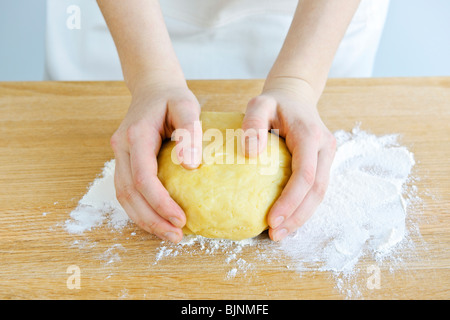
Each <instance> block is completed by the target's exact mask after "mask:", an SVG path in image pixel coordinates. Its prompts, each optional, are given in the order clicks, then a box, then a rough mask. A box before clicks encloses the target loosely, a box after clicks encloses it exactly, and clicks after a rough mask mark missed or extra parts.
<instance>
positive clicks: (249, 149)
mask: <svg viewBox="0 0 450 320" xmlns="http://www.w3.org/2000/svg"><path fill="white" fill-rule="evenodd" d="M245 151H246V153H247V154H248V155H249V156H256V155H257V154H258V136H247V137H245Z"/></svg>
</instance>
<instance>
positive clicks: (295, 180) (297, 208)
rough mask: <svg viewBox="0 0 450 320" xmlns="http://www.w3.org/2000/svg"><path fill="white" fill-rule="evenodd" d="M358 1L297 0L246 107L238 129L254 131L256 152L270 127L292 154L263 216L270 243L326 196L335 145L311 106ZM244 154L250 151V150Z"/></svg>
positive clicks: (305, 217)
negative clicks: (288, 175)
mask: <svg viewBox="0 0 450 320" xmlns="http://www.w3.org/2000/svg"><path fill="white" fill-rule="evenodd" d="M359 2H360V1H359V0H333V1H330V0H300V1H299V3H298V6H297V9H296V12H295V15H294V18H293V21H292V24H291V27H290V29H289V32H288V34H287V36H286V39H285V42H284V44H283V47H282V49H281V51H280V53H279V55H278V57H277V59H276V61H275V63H274V65H273V67H272V69H271V71H270V72H269V75H268V77H267V79H266V81H265V84H264V88H263V91H262V93H261V94H260V95H259V96H257V97H255V98H253V99H252V100H250V102H249V104H248V106H247V111H246V115H245V118H244V122H243V125H242V127H243V129H244V130H247V129H256V130H257V131H258V132H259V134H258V136H257V141H258V143H257V144H255V145H256V146H257V148H258V149H257V150H256V152H260V151H261V150H263V149H264V147H265V145H266V143H267V130H268V129H272V128H273V129H278V130H279V133H280V135H281V136H283V137H285V139H286V144H287V146H288V148H289V150H290V151H291V153H292V176H291V178H290V179H289V181H288V184H287V185H286V187H285V188H284V190H283V192H282V194H281V195H280V198H279V199H278V200H277V201H276V203H275V204H274V205H273V207H272V208H271V210H270V212H269V216H268V222H269V226H270V229H269V234H270V236H271V238H272V239H274V240H281V239H283V238H284V237H285V236H286V235H288V234H289V233H291V232H293V231H295V230H296V229H297V228H298V227H300V226H301V225H302V224H303V223H305V222H306V221H307V220H308V219H309V218H310V217H311V215H312V214H313V213H314V211H315V209H316V208H317V206H318V205H319V204H320V202H321V201H322V199H323V197H324V195H325V192H326V189H327V186H328V178H329V171H330V167H331V164H332V161H333V158H334V153H335V148H336V142H335V139H334V136H333V135H332V134H331V133H330V132H329V130H328V129H327V128H326V126H325V125H324V123H323V122H322V120H321V118H320V116H319V113H318V111H317V107H316V105H317V102H318V100H319V98H320V96H321V94H322V91H323V89H324V86H325V83H326V80H327V77H328V72H329V69H330V67H331V64H332V62H333V58H334V55H335V53H336V51H337V48H338V46H339V43H340V42H341V40H342V38H343V36H344V34H345V31H346V30H347V27H348V25H349V23H350V21H351V19H352V17H353V15H354V13H355V11H356V9H357V7H358V5H359ZM259 129H263V130H259ZM252 131H253V132H255V130H252ZM243 143H244V144H245V140H244V141H243ZM246 151H247V152H248V153H249V155H251V154H252V153H254V152H255V150H249V146H246Z"/></svg>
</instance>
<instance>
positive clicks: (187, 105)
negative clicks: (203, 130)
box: [174, 98, 199, 110]
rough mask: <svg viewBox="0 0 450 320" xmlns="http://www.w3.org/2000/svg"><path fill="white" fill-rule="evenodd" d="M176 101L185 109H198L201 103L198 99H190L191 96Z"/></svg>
mask: <svg viewBox="0 0 450 320" xmlns="http://www.w3.org/2000/svg"><path fill="white" fill-rule="evenodd" d="M174 103H175V104H176V105H177V106H178V107H179V108H183V109H189V110H198V109H199V104H198V103H197V101H195V100H193V99H190V98H179V99H177V100H175V101H174Z"/></svg>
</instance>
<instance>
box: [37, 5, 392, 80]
mask: <svg viewBox="0 0 450 320" xmlns="http://www.w3.org/2000/svg"><path fill="white" fill-rule="evenodd" d="M160 4H161V8H162V11H163V15H164V19H165V21H166V25H167V28H168V30H169V34H170V37H171V40H172V43H173V46H174V49H175V52H176V54H177V56H178V59H179V61H180V63H181V66H182V69H183V72H184V74H185V76H186V79H252V78H265V77H266V76H267V73H268V72H269V70H270V68H271V67H272V64H273V63H274V61H275V59H276V57H277V55H278V53H279V51H280V49H281V46H282V44H283V41H284V38H285V36H286V33H287V31H288V29H289V25H290V23H291V20H292V16H293V13H294V11H295V7H296V5H297V0H190V1H188V0H161V1H160ZM388 4H389V0H362V2H361V5H360V7H359V8H358V10H357V12H356V14H355V16H354V18H353V20H352V22H351V24H350V26H349V28H348V30H347V32H346V35H345V37H344V39H343V41H342V42H341V44H340V46H339V49H338V51H337V53H336V55H335V59H334V62H333V65H332V67H331V70H330V75H329V76H330V77H370V76H371V75H372V68H373V63H374V60H375V55H376V51H377V48H378V43H379V40H380V37H381V33H382V30H383V26H384V21H385V18H386V13H387V9H388ZM46 41H47V42H46V79H48V80H122V79H123V76H122V71H121V67H120V62H119V57H118V55H117V51H116V49H115V46H114V42H113V40H112V38H111V35H110V34H109V31H108V28H107V26H106V23H105V21H104V19H103V16H102V14H101V12H100V9H99V8H98V5H97V2H96V1H95V0H47V33H46Z"/></svg>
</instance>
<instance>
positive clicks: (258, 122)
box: [241, 96, 276, 157]
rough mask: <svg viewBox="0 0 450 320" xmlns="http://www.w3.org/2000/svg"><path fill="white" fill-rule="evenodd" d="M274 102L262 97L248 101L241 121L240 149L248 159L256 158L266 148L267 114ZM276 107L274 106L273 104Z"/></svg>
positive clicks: (268, 122) (268, 123)
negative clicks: (242, 132)
mask: <svg viewBox="0 0 450 320" xmlns="http://www.w3.org/2000/svg"><path fill="white" fill-rule="evenodd" d="M273 105H274V102H273V101H271V100H270V99H267V98H265V97H262V96H258V97H255V98H253V99H252V100H250V102H249V103H248V105H247V110H246V111H245V116H244V120H243V121H242V130H243V131H244V134H243V135H242V140H241V143H242V149H243V150H245V155H246V156H248V157H256V156H258V155H259V154H260V153H261V152H262V151H263V150H264V149H265V148H266V146H267V136H268V131H269V128H270V119H269V114H270V113H271V110H273ZM275 106H276V104H275Z"/></svg>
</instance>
